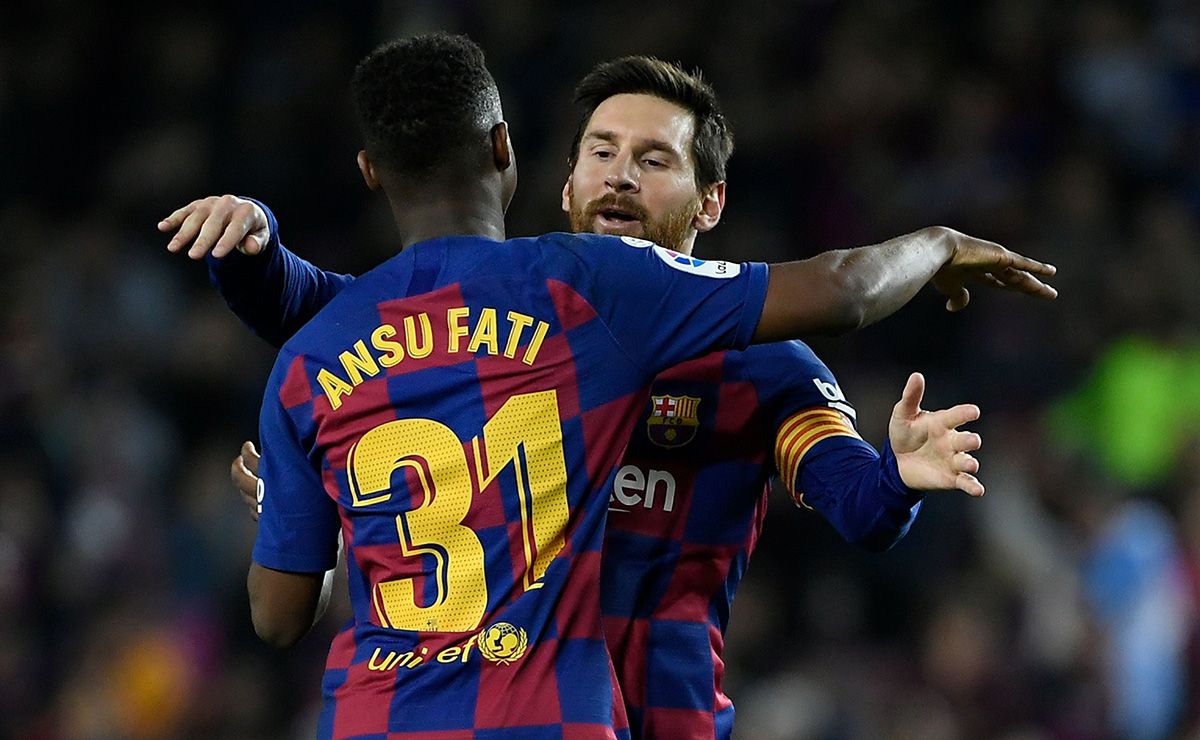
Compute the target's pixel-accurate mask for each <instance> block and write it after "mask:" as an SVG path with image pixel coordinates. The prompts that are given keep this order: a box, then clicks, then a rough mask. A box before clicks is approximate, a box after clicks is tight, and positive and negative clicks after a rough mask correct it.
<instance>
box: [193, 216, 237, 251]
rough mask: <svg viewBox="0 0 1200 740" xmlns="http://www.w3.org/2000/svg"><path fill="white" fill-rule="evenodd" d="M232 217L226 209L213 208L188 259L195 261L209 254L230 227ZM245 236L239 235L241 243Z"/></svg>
mask: <svg viewBox="0 0 1200 740" xmlns="http://www.w3.org/2000/svg"><path fill="white" fill-rule="evenodd" d="M231 215H232V214H231V213H230V211H229V209H225V208H213V209H212V210H210V211H209V213H208V217H207V218H205V219H204V224H203V225H202V226H201V227H200V234H199V235H198V236H197V237H196V241H195V242H194V243H193V244H192V246H191V247H190V248H189V249H188V252H187V255H188V257H190V258H192V259H194V260H198V259H203V258H204V255H206V254H208V251H209V250H210V249H212V245H213V243H214V242H216V241H217V239H218V238H220V236H221V233H222V232H224V231H225V227H226V226H228V225H229V221H230V217H231ZM243 236H245V234H239V235H238V240H239V241H241V238H242V237H243ZM214 256H215V255H214Z"/></svg>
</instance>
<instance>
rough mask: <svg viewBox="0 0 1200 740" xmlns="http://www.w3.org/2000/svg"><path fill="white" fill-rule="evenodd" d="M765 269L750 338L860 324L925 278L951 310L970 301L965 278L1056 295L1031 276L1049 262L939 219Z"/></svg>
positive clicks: (885, 311)
mask: <svg viewBox="0 0 1200 740" xmlns="http://www.w3.org/2000/svg"><path fill="white" fill-rule="evenodd" d="M770 270H771V273H770V281H769V283H768V286H767V298H766V302H765V304H764V306H763V314H762V318H761V320H760V321H759V324H758V329H757V331H756V332H755V334H754V341H755V342H773V341H778V340H783V339H789V338H791V337H794V336H796V335H797V334H802V335H809V334H821V333H833V334H839V333H844V332H849V331H853V330H855V329H859V328H862V327H864V326H867V325H869V324H873V323H875V322H876V321H879V320H880V319H882V318H884V317H886V316H889V315H891V314H893V313H895V312H896V311H897V310H898V309H900V308H901V307H902V306H903V305H904V304H906V303H908V301H909V300H911V299H912V297H913V296H915V295H916V294H917V292H918V291H920V289H921V288H922V286H924V285H925V284H927V283H932V284H933V285H934V287H935V288H937V289H938V291H939V292H941V293H942V294H944V295H946V296H947V302H946V308H947V309H948V310H951V311H957V310H959V309H961V308H963V307H964V306H966V305H967V302H968V301H969V300H970V294H969V292H968V291H967V289H966V285H965V284H966V282H968V281H969V280H980V281H983V282H985V283H987V284H990V285H992V286H993V287H998V288H1002V289H1005V290H1013V291H1017V292H1021V293H1026V294H1029V295H1033V296H1038V297H1043V298H1054V297H1055V296H1057V292H1056V291H1055V290H1054V289H1053V288H1051V287H1050V286H1048V285H1045V284H1043V283H1042V282H1041V281H1040V280H1038V278H1037V277H1035V275H1040V276H1045V277H1049V276H1051V275H1053V274H1054V272H1055V269H1054V267H1053V266H1051V265H1046V264H1043V263H1041V262H1037V261H1035V260H1031V259H1029V258H1027V257H1023V256H1021V255H1019V254H1016V253H1014V252H1010V251H1009V250H1007V249H1005V248H1004V247H1001V246H1000V245H999V244H994V243H992V242H987V241H984V240H982V239H975V238H974V237H970V236H967V235H966V234H962V233H959V232H957V231H954V230H953V229H948V228H946V227H944V226H930V227H927V228H924V229H921V230H919V231H915V232H913V233H911V234H906V235H904V236H899V237H896V238H895V239H889V240H888V241H886V242H883V243H881V244H875V245H872V246H867V247H858V248H855V249H841V250H833V251H830V252H824V253H822V254H819V255H817V256H816V257H813V258H811V259H807V260H801V261H798V262H785V263H781V264H773V265H771V268H770ZM798 296H803V300H798V299H797V297H798Z"/></svg>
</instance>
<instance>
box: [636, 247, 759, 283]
mask: <svg viewBox="0 0 1200 740" xmlns="http://www.w3.org/2000/svg"><path fill="white" fill-rule="evenodd" d="M654 253H655V254H657V255H658V257H659V259H661V260H662V261H663V262H666V263H667V264H668V265H670V266H671V267H674V268H675V269H676V270H679V271H680V272H690V273H692V274H693V275H703V276H705V277H713V278H731V277H737V275H738V273H740V272H741V271H742V266H741V265H740V264H738V263H736V262H726V261H725V260H701V259H696V258H695V257H689V256H687V255H686V254H680V253H679V252H676V251H674V250H671V249H667V248H666V247H660V246H658V245H655V246H654Z"/></svg>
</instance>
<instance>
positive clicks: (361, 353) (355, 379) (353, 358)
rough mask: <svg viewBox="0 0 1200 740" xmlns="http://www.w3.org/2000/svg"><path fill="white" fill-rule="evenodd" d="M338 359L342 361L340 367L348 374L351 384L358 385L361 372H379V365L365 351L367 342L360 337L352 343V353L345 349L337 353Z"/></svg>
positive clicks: (361, 380)
mask: <svg viewBox="0 0 1200 740" xmlns="http://www.w3.org/2000/svg"><path fill="white" fill-rule="evenodd" d="M338 359H339V360H341V361H342V369H343V370H345V371H346V375H348V376H350V383H351V384H352V385H360V384H361V383H362V382H363V373H366V374H367V375H378V374H379V366H378V365H376V364H375V358H373V357H371V354H370V353H369V352H367V344H366V342H364V341H363V340H361V339H360V340H358V341H357V342H355V343H354V353H351V352H350V350H346V351H345V352H343V353H341V354H340V355H338Z"/></svg>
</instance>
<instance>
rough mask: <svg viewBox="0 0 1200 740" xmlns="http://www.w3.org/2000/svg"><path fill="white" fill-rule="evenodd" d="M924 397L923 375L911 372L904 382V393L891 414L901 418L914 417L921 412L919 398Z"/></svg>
mask: <svg viewBox="0 0 1200 740" xmlns="http://www.w3.org/2000/svg"><path fill="white" fill-rule="evenodd" d="M924 397H925V376H924V375H922V374H921V373H913V374H912V375H909V376H908V382H907V383H905V384H904V393H902V394H901V396H900V401H899V402H898V403H897V404H896V408H895V409H894V410H893V411H892V416H895V417H898V418H901V419H914V418H916V416H917V414H919V413H920V412H921V399H923V398H924Z"/></svg>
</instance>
